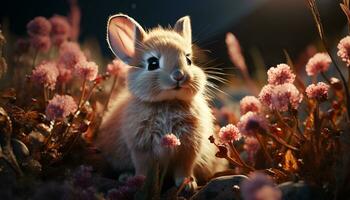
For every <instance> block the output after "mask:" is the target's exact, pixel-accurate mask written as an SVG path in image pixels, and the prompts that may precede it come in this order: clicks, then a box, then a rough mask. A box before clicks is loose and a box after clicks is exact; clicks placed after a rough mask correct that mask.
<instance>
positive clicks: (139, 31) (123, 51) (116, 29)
mask: <svg viewBox="0 0 350 200" xmlns="http://www.w3.org/2000/svg"><path fill="white" fill-rule="evenodd" d="M145 36H146V32H145V31H144V30H143V28H142V27H141V26H140V25H139V24H138V23H137V22H136V21H135V20H134V19H133V18H131V17H129V16H127V15H124V14H117V15H113V16H111V17H110V18H109V19H108V23H107V42H108V45H109V47H110V49H111V50H112V52H113V53H114V55H116V56H117V57H118V58H119V59H121V60H123V61H124V62H125V63H128V64H129V62H130V60H131V59H132V58H133V57H134V56H135V49H136V48H137V46H138V45H140V44H141V43H142V41H143V39H144V37H145Z"/></svg>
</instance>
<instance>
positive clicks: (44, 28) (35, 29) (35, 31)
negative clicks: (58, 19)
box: [27, 17, 51, 37]
mask: <svg viewBox="0 0 350 200" xmlns="http://www.w3.org/2000/svg"><path fill="white" fill-rule="evenodd" d="M27 32H28V35H29V36H31V37H36V36H49V34H50V32H51V24H50V22H49V21H48V20H47V19H46V18H45V17H35V18H34V19H33V20H31V21H30V22H29V23H28V24H27Z"/></svg>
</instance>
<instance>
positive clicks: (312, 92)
mask: <svg viewBox="0 0 350 200" xmlns="http://www.w3.org/2000/svg"><path fill="white" fill-rule="evenodd" d="M329 87H330V86H329V85H328V84H326V83H323V82H318V83H317V84H311V85H309V86H308V87H307V88H306V90H305V92H306V95H307V97H308V98H310V99H318V100H320V101H324V100H326V99H327V98H328V90H329Z"/></svg>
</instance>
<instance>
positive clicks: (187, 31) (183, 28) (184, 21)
mask: <svg viewBox="0 0 350 200" xmlns="http://www.w3.org/2000/svg"><path fill="white" fill-rule="evenodd" d="M174 30H175V31H176V32H178V33H179V34H180V35H182V37H183V38H184V39H185V40H186V41H187V42H188V43H189V44H192V28H191V20H190V17H189V16H185V17H182V18H180V19H179V20H177V22H176V23H175V26H174Z"/></svg>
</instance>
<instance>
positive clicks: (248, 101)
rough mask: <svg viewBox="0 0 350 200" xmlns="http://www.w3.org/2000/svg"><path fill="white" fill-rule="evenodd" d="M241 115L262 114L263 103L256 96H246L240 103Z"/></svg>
mask: <svg viewBox="0 0 350 200" xmlns="http://www.w3.org/2000/svg"><path fill="white" fill-rule="evenodd" d="M240 111H241V115H244V114H246V113H247V112H249V111H252V112H260V111H261V103H260V101H259V99H258V98H256V97H254V96H246V97H244V98H243V99H242V100H241V101H240Z"/></svg>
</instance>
